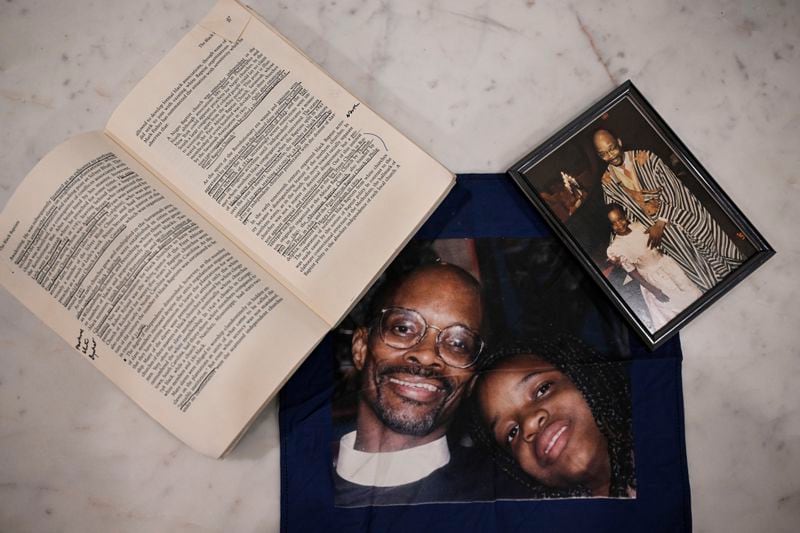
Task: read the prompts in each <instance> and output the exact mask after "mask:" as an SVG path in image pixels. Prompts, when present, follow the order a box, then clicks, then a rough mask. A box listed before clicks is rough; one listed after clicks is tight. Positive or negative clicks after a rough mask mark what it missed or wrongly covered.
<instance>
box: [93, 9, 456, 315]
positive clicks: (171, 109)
mask: <svg viewBox="0 0 800 533" xmlns="http://www.w3.org/2000/svg"><path fill="white" fill-rule="evenodd" d="M107 131H108V132H109V134H110V135H112V136H113V137H114V138H115V139H117V140H118V142H119V143H120V144H122V145H123V146H125V147H126V148H127V149H128V150H129V151H130V152H131V153H134V154H136V157H137V158H138V159H139V160H140V161H142V162H143V163H144V164H146V165H147V166H148V167H150V168H151V169H152V170H153V172H154V173H155V174H156V175H158V176H159V177H160V178H161V179H163V180H165V181H166V182H168V184H169V186H170V187H172V188H174V189H175V190H176V191H179V194H181V196H183V197H184V198H185V199H186V200H187V201H188V202H189V203H191V204H192V205H194V206H195V207H196V208H197V210H198V211H199V212H201V213H203V215H204V216H206V217H207V218H208V219H209V220H211V221H212V222H213V223H214V224H215V225H216V226H217V227H218V228H221V230H222V231H224V232H226V233H227V234H228V235H229V237H230V238H231V239H232V240H234V241H235V242H237V243H239V245H240V246H242V248H243V249H244V250H247V252H248V253H249V254H251V255H252V256H253V257H254V258H255V260H256V261H258V262H259V264H261V265H262V266H263V267H264V268H265V269H268V270H269V271H270V272H272V273H273V274H274V275H275V276H276V277H277V278H279V279H281V280H283V281H285V283H286V284H287V286H289V287H290V288H291V289H292V290H293V291H295V293H296V294H298V295H299V296H300V297H301V298H302V299H303V300H304V301H305V302H306V303H307V304H308V305H309V306H311V307H312V308H313V309H315V311H316V312H317V313H318V314H320V316H322V317H323V318H324V319H325V320H326V321H327V322H328V323H329V324H331V325H333V324H334V323H336V322H338V320H339V319H340V318H341V317H342V316H343V314H344V313H345V312H346V311H347V310H348V309H349V308H350V307H351V305H352V304H353V303H354V302H355V301H357V299H358V297H359V295H360V294H361V293H362V292H363V291H364V290H365V289H366V288H367V287H368V286H369V284H370V283H371V281H372V280H373V279H374V278H375V277H376V276H377V275H378V274H379V272H380V271H381V270H382V269H383V267H384V266H385V265H386V264H388V262H389V260H390V259H391V258H392V257H393V255H394V254H395V253H396V252H397V251H398V250H399V249H400V248H401V247H402V246H403V244H404V243H405V241H406V240H407V239H408V238H409V237H410V236H411V235H412V234H413V233H414V232H415V230H416V228H417V227H418V226H419V225H420V224H421V223H422V222H423V221H424V220H425V219H426V218H427V216H428V215H429V214H430V212H431V211H432V210H433V208H434V207H435V205H436V204H437V203H438V201H439V200H441V199H442V198H443V196H444V194H445V193H446V192H447V191H448V190H449V188H450V187H451V186H452V183H453V176H452V175H451V174H450V173H449V172H448V171H447V170H445V169H444V168H443V167H442V166H441V165H439V164H438V163H436V162H435V161H434V160H433V159H431V158H430V157H429V156H428V155H426V154H425V153H424V152H423V151H422V150H420V149H419V148H418V147H416V146H415V145H414V144H413V143H411V142H410V141H409V140H408V139H406V138H405V137H403V136H402V135H401V134H400V133H399V132H397V131H396V130H394V129H393V128H392V127H391V126H389V125H388V124H387V123H386V122H384V121H383V120H382V119H380V118H379V117H378V116H377V115H376V114H375V113H373V112H372V111H371V110H370V109H368V108H367V107H366V106H365V105H364V104H363V103H360V102H359V101H358V100H357V99H356V98H355V97H354V96H352V95H350V94H349V93H347V92H346V91H345V90H344V89H343V88H342V87H341V86H340V85H338V84H337V83H336V82H334V81H333V80H332V79H331V78H330V77H328V76H327V75H326V74H325V73H324V72H323V71H322V70H320V69H319V68H318V67H316V66H315V65H314V64H313V63H311V62H310V60H308V59H307V58H306V57H305V56H304V55H303V54H302V53H301V52H299V51H298V50H297V49H295V48H294V47H293V46H292V45H290V44H289V43H288V42H287V41H286V40H285V39H284V38H283V37H281V36H280V35H279V34H278V33H277V32H275V31H274V30H272V29H271V28H269V27H268V26H267V25H266V24H264V23H263V22H261V21H260V20H259V19H258V18H257V17H255V16H253V15H252V14H251V13H250V12H249V11H248V10H246V9H245V8H243V7H242V6H240V5H239V4H237V3H236V2H233V1H232V0H223V1H221V2H220V3H218V4H217V5H216V7H215V8H214V10H212V12H211V14H209V16H208V17H206V19H205V20H204V21H203V22H202V23H201V24H200V25H198V26H197V27H195V28H194V29H193V30H192V31H191V32H190V33H189V34H188V35H187V36H186V37H185V38H184V39H183V40H182V41H181V42H180V43H179V44H178V45H177V46H176V47H175V48H174V49H173V50H172V51H171V52H170V53H169V54H168V55H167V56H166V58H165V59H164V60H163V61H161V62H160V63H159V64H158V65H157V66H156V67H155V68H154V69H153V70H152V71H151V72H150V73H149V74H148V75H147V76H146V77H145V79H144V80H143V81H142V82H141V83H140V84H139V85H138V86H137V87H136V88H135V89H134V90H133V92H132V93H131V94H130V95H129V96H128V97H127V98H126V100H125V101H124V102H123V103H122V104H121V105H120V107H119V108H118V109H117V111H116V112H115V113H114V115H113V117H112V118H111V120H110V121H109V124H108V126H107Z"/></svg>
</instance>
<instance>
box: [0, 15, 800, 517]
mask: <svg viewBox="0 0 800 533" xmlns="http://www.w3.org/2000/svg"><path fill="white" fill-rule="evenodd" d="M211 3H212V2H211V0H203V1H196V0H162V1H159V2H122V1H115V2H94V1H91V0H70V1H68V2H64V1H57V0H28V1H26V0H2V2H0V124H2V128H0V130H1V131H0V160H2V162H3V170H2V173H0V204H5V201H6V200H7V199H8V197H9V196H10V194H11V192H12V191H13V189H14V187H15V186H16V185H17V184H18V183H19V182H20V180H21V179H22V178H23V176H24V175H25V174H26V173H27V172H28V171H29V170H30V169H31V168H32V167H33V165H34V164H35V163H36V161H37V160H38V159H39V158H40V157H41V156H43V155H44V154H45V153H46V152H47V151H48V150H50V149H51V148H53V147H54V146H55V145H56V144H58V143H59V142H61V141H63V140H64V139H66V138H67V137H68V136H70V135H72V134H75V133H78V132H82V131H89V130H93V129H100V128H102V126H103V124H104V122H105V120H106V119H107V118H108V117H109V116H110V114H111V111H112V110H113V109H114V107H115V106H116V104H117V103H119V102H120V100H121V99H122V98H123V96H124V95H125V94H127V92H128V91H129V90H130V89H131V88H132V86H133V84H134V83H135V82H136V81H137V80H138V79H140V77H141V76H142V75H143V74H144V73H145V72H146V71H147V70H148V69H149V68H150V67H151V66H152V65H153V64H155V63H156V62H157V61H158V59H159V58H160V57H161V56H162V55H163V53H164V52H165V51H166V50H168V49H169V48H170V47H171V46H172V45H173V44H174V43H175V42H177V40H178V39H179V38H180V37H181V36H182V35H183V33H184V32H185V31H186V30H187V29H188V28H189V27H191V26H192V25H193V24H194V23H196V22H197V21H198V20H199V19H200V17H201V16H202V15H203V14H204V13H205V12H206V11H207V10H208V8H209V7H210V5H211ZM251 4H252V5H253V7H255V8H256V10H257V11H259V12H260V13H261V14H263V15H264V17H265V18H266V19H267V20H269V21H270V22H272V23H273V24H274V25H275V26H276V27H277V28H278V29H279V30H280V31H282V32H283V33H284V34H285V35H286V36H287V37H289V38H290V39H291V40H292V41H294V42H295V43H296V44H297V45H298V46H299V47H300V48H301V49H303V50H304V51H305V52H307V53H308V54H309V55H310V56H311V57H312V58H313V59H315V60H316V61H317V62H319V63H320V64H322V66H323V67H324V68H325V69H327V70H328V71H329V72H330V73H331V74H332V75H333V76H334V77H335V78H337V79H338V80H339V81H340V82H341V83H343V84H344V85H345V86H346V87H347V88H348V89H350V90H351V91H352V92H353V93H355V94H356V95H357V96H359V97H361V98H362V99H364V100H365V101H366V102H367V103H368V104H369V105H370V106H372V107H373V108H374V109H375V110H377V111H378V112H379V113H380V114H382V115H383V116H384V117H385V118H386V119H388V120H389V122H391V123H392V124H394V125H395V126H397V127H398V128H399V129H400V130H401V131H403V132H404V133H405V134H406V135H408V136H409V137H411V138H412V139H413V140H415V141H416V142H417V143H418V144H420V145H421V146H422V147H423V148H424V149H426V150H427V151H428V152H429V153H431V154H432V155H433V156H434V157H436V158H437V159H439V160H440V161H442V162H443V163H444V164H445V165H446V166H447V167H449V168H450V169H451V170H453V171H458V172H466V171H502V170H504V169H505V168H507V167H508V166H509V165H510V164H512V163H513V162H514V161H515V160H516V159H517V158H518V157H520V156H521V155H522V154H524V153H525V152H526V150H528V149H529V148H531V147H533V146H535V145H537V144H538V143H539V142H541V141H542V140H544V139H545V138H546V137H547V136H548V135H549V134H551V133H553V132H554V131H555V130H557V129H558V128H560V127H561V126H563V125H564V124H566V123H567V122H568V121H569V120H570V119H572V118H573V117H574V116H575V115H576V114H577V113H578V112H579V111H581V110H582V109H583V108H585V107H586V106H587V105H588V104H589V103H590V102H592V101H594V100H596V99H597V98H599V97H600V96H602V95H603V94H605V93H606V92H607V91H609V90H610V89H611V88H612V87H614V86H615V85H617V84H618V83H620V82H622V81H624V80H625V79H627V78H631V79H633V80H634V82H635V83H636V84H637V86H638V87H639V88H640V89H641V90H642V92H643V93H644V94H645V95H646V96H647V97H648V99H649V100H650V101H651V103H653V104H654V106H655V107H656V108H657V109H658V110H659V112H660V113H661V114H662V116H664V118H665V119H666V120H667V121H668V122H669V123H670V125H672V127H673V128H674V130H675V131H676V132H677V133H678V135H679V136H681V137H682V139H683V140H684V141H685V142H686V144H687V145H688V146H689V148H690V149H691V150H692V151H693V152H694V153H695V155H697V156H698V158H699V159H700V160H701V161H702V162H703V163H704V165H705V166H706V167H707V168H708V169H709V171H710V172H711V173H712V174H713V175H714V176H715V177H716V178H717V180H718V181H719V182H720V184H721V185H722V186H723V187H724V188H725V190H726V191H727V192H728V193H729V195H730V196H731V198H732V199H733V200H734V202H736V203H737V204H738V205H739V206H740V207H741V208H742V210H743V211H744V212H745V213H746V214H747V215H748V217H749V218H750V219H751V221H752V222H753V223H754V224H755V225H756V227H758V228H759V229H760V230H761V231H762V232H763V233H764V235H765V236H766V238H767V239H768V240H769V241H770V243H771V244H772V245H773V246H774V247H775V248H776V249H777V251H778V255H777V256H776V257H775V258H773V259H772V260H770V261H769V262H768V263H767V264H766V265H765V266H764V267H763V268H761V269H760V270H759V271H758V272H756V273H755V274H754V275H753V276H752V277H750V278H749V279H748V280H746V281H745V282H744V283H743V284H742V285H740V286H738V287H736V288H735V289H734V290H733V291H732V292H730V293H729V294H727V295H726V296H725V297H723V298H722V300H721V301H719V302H717V303H716V304H715V305H714V306H713V307H712V308H711V309H710V310H709V311H707V312H706V313H705V314H704V315H702V316H701V317H700V318H699V319H697V320H696V321H695V322H693V323H692V324H690V325H689V326H688V327H687V328H686V329H685V330H684V333H683V334H682V338H683V345H684V352H685V366H684V381H685V402H686V428H687V447H688V456H689V470H690V476H691V482H692V503H693V514H694V524H695V529H696V530H697V531H726V532H751V531H796V530H797V529H798V527H800V401H799V400H800V392H798V391H800V387H798V386H797V385H796V381H795V380H797V379H798V378H800V357H798V355H799V353H800V348H798V346H799V345H800V342H798V341H800V334H798V323H800V305H798V302H797V300H798V295H800V291H798V281H797V276H796V273H797V271H798V267H797V264H798V261H800V239H798V236H797V231H798V223H797V220H796V219H795V218H794V215H795V212H794V211H792V209H793V208H794V207H797V206H798V205H800V181H798V176H800V150H798V147H800V3H798V2H797V1H796V0H769V1H759V2H756V1H755V0H753V1H746V0H709V1H705V2H688V1H686V2H676V1H667V0H653V1H647V2H630V3H625V2H621V1H616V0H608V1H606V2H591V3H590V2H588V1H579V0H576V1H572V2H561V1H557V0H550V1H547V0H527V1H523V0H519V1H514V2H511V1H495V2H488V1H483V2H479V1H475V0H459V1H456V0H438V1H433V0H429V1H420V0H415V1H404V2H399V1H398V2H389V1H379V0H329V1H320V0H301V1H294V2H288V1H270V0H253V1H252V2H251ZM0 354H2V355H0V362H1V363H2V364H0V450H2V451H1V452H0V530H3V531H55V530H64V531H111V530H114V531H223V530H225V531H232V530H235V531H253V530H273V529H276V528H277V523H278V522H277V521H278V466H277V459H278V441H277V428H276V417H275V413H274V410H273V409H269V410H268V411H267V412H266V413H265V414H264V415H263V416H262V417H261V418H260V420H259V421H258V423H257V424H256V426H255V428H254V429H253V430H252V431H251V432H250V433H249V434H248V435H247V436H246V437H245V439H244V440H243V442H242V443H241V444H240V446H239V447H238V448H237V450H236V452H235V453H234V454H233V455H232V456H231V457H230V458H229V459H226V460H225V461H222V462H219V461H213V460H210V459H205V458H203V457H201V456H199V455H197V454H196V453H194V452H192V451H191V450H189V449H188V448H186V447H184V446H183V445H181V444H180V443H179V442H177V441H176V440H174V439H173V438H172V437H171V436H170V435H169V434H167V433H166V432H165V431H164V430H162V429H161V428H160V427H159V426H158V425H157V424H155V423H153V422H152V420H150V419H149V418H148V417H147V416H146V415H145V414H143V413H142V412H141V411H140V410H139V409H138V408H137V407H135V406H134V405H133V404H132V403H131V402H130V401H129V400H127V399H126V398H125V397H123V395H122V394H121V393H119V392H118V391H117V390H116V389H115V388H114V387H112V386H111V385H110V384H108V383H107V382H106V381H105V379H104V378H102V377H101V376H100V374H99V373H97V372H95V371H94V369H92V368H91V367H90V366H89V365H87V364H86V363H84V362H83V361H82V360H80V359H79V358H77V357H75V355H74V354H73V352H72V350H71V349H70V348H69V347H68V346H67V345H66V344H65V343H64V342H63V341H61V340H60V339H59V338H57V337H56V336H55V334H54V333H52V332H51V331H50V330H49V329H47V328H46V327H44V326H43V325H42V324H41V323H40V322H39V321H38V320H37V319H36V318H34V317H33V316H32V315H31V314H30V313H29V312H28V311H27V310H26V309H25V308H23V307H22V306H21V305H20V304H18V303H17V302H16V301H15V300H13V299H12V298H11V297H10V296H9V295H8V293H6V292H4V291H3V292H0Z"/></svg>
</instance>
